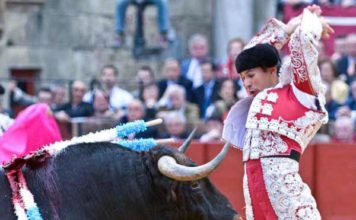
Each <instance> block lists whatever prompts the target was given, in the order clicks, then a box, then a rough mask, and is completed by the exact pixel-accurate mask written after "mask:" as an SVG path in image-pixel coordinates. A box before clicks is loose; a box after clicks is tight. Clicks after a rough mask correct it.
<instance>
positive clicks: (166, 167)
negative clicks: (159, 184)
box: [158, 143, 229, 181]
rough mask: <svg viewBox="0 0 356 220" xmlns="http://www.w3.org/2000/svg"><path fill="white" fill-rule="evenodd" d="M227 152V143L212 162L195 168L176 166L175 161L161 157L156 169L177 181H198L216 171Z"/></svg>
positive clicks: (167, 157)
mask: <svg viewBox="0 0 356 220" xmlns="http://www.w3.org/2000/svg"><path fill="white" fill-rule="evenodd" d="M228 150H229V143H226V144H225V145H224V147H223V149H222V150H221V151H220V153H219V154H218V155H217V156H216V157H215V158H214V159H213V160H211V161H210V162H208V163H206V164H204V165H201V166H197V167H187V166H183V165H180V164H177V161H176V160H175V159H174V158H173V157H171V156H162V157H161V158H159V160H158V169H159V171H160V172H161V173H162V174H163V175H165V176H167V177H170V178H172V179H174V180H177V181H195V180H200V179H202V178H204V177H207V176H208V175H209V174H210V173H211V172H213V171H214V170H215V169H216V167H217V166H218V165H219V164H220V163H221V161H222V160H223V159H224V157H225V155H226V153H227V152H228Z"/></svg>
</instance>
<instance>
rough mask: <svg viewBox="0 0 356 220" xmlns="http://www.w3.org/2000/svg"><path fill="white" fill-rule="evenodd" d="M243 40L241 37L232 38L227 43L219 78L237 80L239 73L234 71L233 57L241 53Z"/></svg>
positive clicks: (243, 44)
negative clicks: (225, 57)
mask: <svg viewBox="0 0 356 220" xmlns="http://www.w3.org/2000/svg"><path fill="white" fill-rule="evenodd" d="M244 46H245V42H244V41H243V40H242V39H241V38H233V39H231V40H230V41H229V43H228V45H227V61H226V63H224V64H223V65H222V68H221V73H220V75H219V77H220V78H229V79H234V80H238V79H239V74H237V72H236V68H235V59H236V57H237V56H238V55H239V54H240V53H241V51H242V50H243V48H244Z"/></svg>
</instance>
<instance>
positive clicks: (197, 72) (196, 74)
mask: <svg viewBox="0 0 356 220" xmlns="http://www.w3.org/2000/svg"><path fill="white" fill-rule="evenodd" d="M187 78H188V79H190V80H191V81H192V82H193V88H197V87H199V86H201V85H202V84H203V74H202V72H201V68H200V63H199V60H197V59H195V58H192V60H191V61H190V64H189V69H188V72H187Z"/></svg>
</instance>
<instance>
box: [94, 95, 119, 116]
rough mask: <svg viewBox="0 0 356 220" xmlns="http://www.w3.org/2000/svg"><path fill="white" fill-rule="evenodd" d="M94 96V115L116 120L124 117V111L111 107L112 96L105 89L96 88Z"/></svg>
mask: <svg viewBox="0 0 356 220" xmlns="http://www.w3.org/2000/svg"><path fill="white" fill-rule="evenodd" d="M93 98H94V100H93V108H94V117H97V118H101V119H108V120H115V121H117V120H119V119H120V118H121V117H122V112H120V111H118V112H114V111H113V110H112V109H111V108H110V103H109V102H110V97H109V95H108V94H107V93H106V92H104V91H103V90H99V89H96V90H95V91H94V97H93Z"/></svg>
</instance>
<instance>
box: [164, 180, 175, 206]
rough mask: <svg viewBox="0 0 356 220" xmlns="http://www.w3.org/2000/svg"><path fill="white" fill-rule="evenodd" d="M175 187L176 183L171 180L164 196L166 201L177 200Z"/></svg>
mask: <svg viewBox="0 0 356 220" xmlns="http://www.w3.org/2000/svg"><path fill="white" fill-rule="evenodd" d="M176 189H177V183H176V182H172V184H171V185H170V187H169V190H168V194H167V197H166V200H167V202H173V203H176V202H177V194H176Z"/></svg>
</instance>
